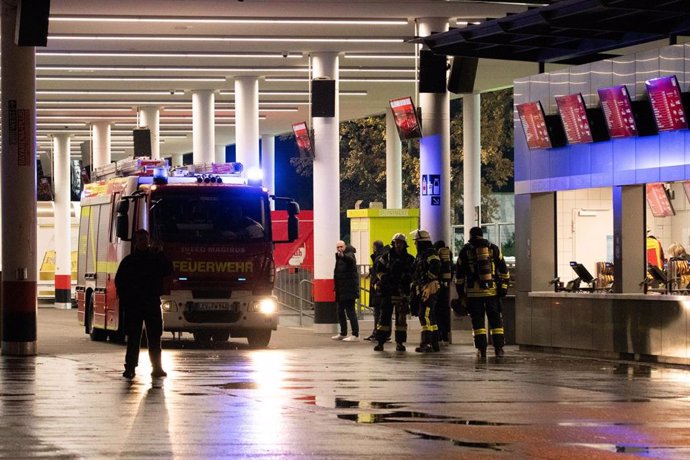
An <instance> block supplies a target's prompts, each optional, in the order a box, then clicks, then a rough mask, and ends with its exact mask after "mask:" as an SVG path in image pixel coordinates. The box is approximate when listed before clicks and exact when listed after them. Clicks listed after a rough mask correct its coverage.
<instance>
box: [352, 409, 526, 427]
mask: <svg viewBox="0 0 690 460" xmlns="http://www.w3.org/2000/svg"><path fill="white" fill-rule="evenodd" d="M338 418H340V419H344V420H350V421H353V422H356V423H411V422H415V423H448V424H453V425H473V426H508V425H513V424H510V423H497V422H487V421H485V420H464V419H459V418H457V417H451V416H446V415H434V414H427V413H425V412H416V411H395V412H387V413H380V414H373V413H366V412H363V413H358V414H338Z"/></svg>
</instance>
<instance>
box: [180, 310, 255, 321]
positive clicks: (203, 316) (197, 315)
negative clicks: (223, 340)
mask: <svg viewBox="0 0 690 460" xmlns="http://www.w3.org/2000/svg"><path fill="white" fill-rule="evenodd" d="M241 316H242V313H241V312H235V311H186V312H184V318H185V319H186V320H187V321H189V322H190V323H234V322H237V321H238V320H239V319H240V317H241Z"/></svg>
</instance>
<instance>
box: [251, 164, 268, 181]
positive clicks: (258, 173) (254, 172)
mask: <svg viewBox="0 0 690 460" xmlns="http://www.w3.org/2000/svg"><path fill="white" fill-rule="evenodd" d="M263 178H264V172H263V171H262V170H261V169H260V168H256V167H252V168H249V169H248V170H247V180H248V181H251V182H261V179H263Z"/></svg>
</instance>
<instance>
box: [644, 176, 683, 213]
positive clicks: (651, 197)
mask: <svg viewBox="0 0 690 460" xmlns="http://www.w3.org/2000/svg"><path fill="white" fill-rule="evenodd" d="M647 204H648V205H649V208H650V209H651V211H652V215H653V216H654V217H671V216H675V215H676V212H675V210H674V209H673V205H671V200H669V199H668V194H667V193H666V188H665V187H664V184H662V183H657V184H647Z"/></svg>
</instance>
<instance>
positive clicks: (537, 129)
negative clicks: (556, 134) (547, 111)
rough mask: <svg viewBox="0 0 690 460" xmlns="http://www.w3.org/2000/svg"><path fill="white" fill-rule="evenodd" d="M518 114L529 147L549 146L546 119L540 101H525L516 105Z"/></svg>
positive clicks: (546, 147)
mask: <svg viewBox="0 0 690 460" xmlns="http://www.w3.org/2000/svg"><path fill="white" fill-rule="evenodd" d="M517 111H518V116H519V117H520V123H522V129H523V131H524V132H525V137H526V138H527V146H528V147H529V148H530V149H548V148H551V139H549V132H548V130H547V129H546V119H545V118H544V109H543V108H542V106H541V102H539V101H537V102H525V103H524V104H518V105H517Z"/></svg>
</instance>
